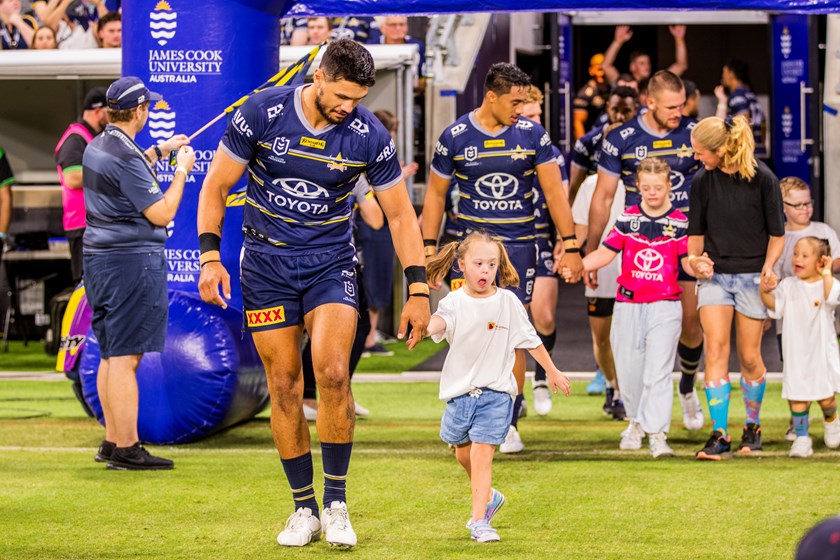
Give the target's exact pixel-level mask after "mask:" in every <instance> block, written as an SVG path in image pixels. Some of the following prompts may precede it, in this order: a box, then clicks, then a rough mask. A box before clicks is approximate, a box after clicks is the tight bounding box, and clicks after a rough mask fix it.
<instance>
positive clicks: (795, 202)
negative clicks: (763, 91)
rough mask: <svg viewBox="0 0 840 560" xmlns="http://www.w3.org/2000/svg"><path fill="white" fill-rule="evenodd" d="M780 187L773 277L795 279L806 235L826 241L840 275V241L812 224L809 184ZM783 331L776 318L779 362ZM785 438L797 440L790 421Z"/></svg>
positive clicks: (790, 181) (788, 181)
mask: <svg viewBox="0 0 840 560" xmlns="http://www.w3.org/2000/svg"><path fill="white" fill-rule="evenodd" d="M779 185H780V186H781V189H782V202H783V204H782V207H783V209H784V213H785V248H784V249H783V250H782V256H781V257H780V258H779V260H778V261H776V270H775V272H776V276H778V277H779V279H780V280H784V279H785V278H790V277H791V276H794V273H793V264H792V263H793V250H794V247H796V243H797V242H798V241H799V240H800V239H802V238H803V237H809V236H813V237H816V238H817V239H826V240H828V244H829V246H830V247H831V272H832V274H837V273H838V272H840V240H838V238H837V233H836V232H835V231H834V230H833V229H832V228H831V226H829V225H828V224H825V223H823V222H813V221H811V216H813V215H814V203H813V201H812V200H811V189H810V188H809V187H808V184H807V183H806V182H805V181H803V180H802V179H800V178H799V177H785V178H784V179H782V180H781V181H780V182H779ZM783 328H784V319H777V320H776V339H777V340H778V342H779V355H780V356H782V359H784V356H783V352H782V329H783ZM785 439H786V440H787V441H791V442H792V441H794V440H795V439H796V431H795V430H794V427H793V419H792V418H791V424H790V427H789V428H788V431H787V434H785Z"/></svg>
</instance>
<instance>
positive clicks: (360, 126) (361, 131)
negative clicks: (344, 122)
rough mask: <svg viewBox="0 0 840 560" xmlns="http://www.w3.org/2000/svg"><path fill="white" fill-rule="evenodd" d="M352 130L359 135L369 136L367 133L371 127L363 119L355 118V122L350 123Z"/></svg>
mask: <svg viewBox="0 0 840 560" xmlns="http://www.w3.org/2000/svg"><path fill="white" fill-rule="evenodd" d="M350 130H352V131H353V132H355V133H356V134H358V135H359V136H367V133H368V132H370V127H369V126H368V125H366V124H365V123H363V122H362V120H361V119H353V122H351V123H350Z"/></svg>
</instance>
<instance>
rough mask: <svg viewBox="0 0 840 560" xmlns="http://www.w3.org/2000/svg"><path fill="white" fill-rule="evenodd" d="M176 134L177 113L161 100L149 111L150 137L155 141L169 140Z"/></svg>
mask: <svg viewBox="0 0 840 560" xmlns="http://www.w3.org/2000/svg"><path fill="white" fill-rule="evenodd" d="M174 134H175V111H173V110H172V109H171V108H170V107H169V103H167V102H166V101H165V100H163V99H161V100H160V101H158V102H157V103H155V106H154V107H152V109H151V110H150V111H149V136H151V137H152V138H154V139H155V140H169V139H170V138H172V136H173V135H174Z"/></svg>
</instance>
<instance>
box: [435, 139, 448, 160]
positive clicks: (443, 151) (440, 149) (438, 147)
mask: <svg viewBox="0 0 840 560" xmlns="http://www.w3.org/2000/svg"><path fill="white" fill-rule="evenodd" d="M435 153H436V154H440V155H442V156H443V157H447V156H449V149H448V148H447V147H446V146H444V145H443V144H441V143H440V142H438V143H437V144H435Z"/></svg>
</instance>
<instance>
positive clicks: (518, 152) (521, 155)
mask: <svg viewBox="0 0 840 560" xmlns="http://www.w3.org/2000/svg"><path fill="white" fill-rule="evenodd" d="M549 142H551V140H549ZM526 157H527V156H526V154H525V150H523V149H522V146H520V145H519V144H517V145H516V149H515V150H513V153H512V154H510V159H512V160H514V161H516V160H518V159H525V158H526Z"/></svg>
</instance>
